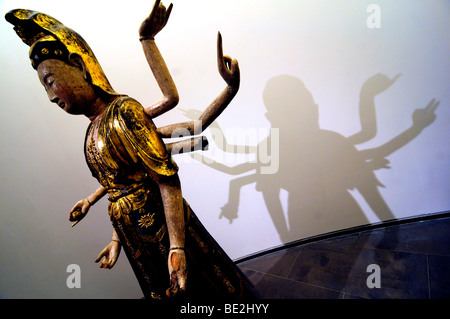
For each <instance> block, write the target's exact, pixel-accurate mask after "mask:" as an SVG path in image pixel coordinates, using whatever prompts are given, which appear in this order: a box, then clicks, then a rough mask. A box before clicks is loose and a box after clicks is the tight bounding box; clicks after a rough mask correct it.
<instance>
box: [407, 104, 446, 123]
mask: <svg viewBox="0 0 450 319" xmlns="http://www.w3.org/2000/svg"><path fill="white" fill-rule="evenodd" d="M439 103H440V102H439V101H436V100H435V99H432V100H431V101H430V102H429V103H428V105H427V106H426V107H425V108H423V109H417V110H415V111H414V113H413V115H412V118H413V126H414V127H416V128H420V129H423V128H425V127H427V126H428V125H430V124H431V123H433V122H434V120H435V119H436V114H435V113H434V111H436V109H437V107H438V105H439Z"/></svg>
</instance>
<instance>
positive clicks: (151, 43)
mask: <svg viewBox="0 0 450 319" xmlns="http://www.w3.org/2000/svg"><path fill="white" fill-rule="evenodd" d="M171 11H172V4H170V6H169V8H168V9H167V10H166V8H165V7H164V5H163V4H161V3H160V1H159V0H158V1H156V2H155V5H154V6H153V10H152V12H151V13H150V15H149V16H148V18H147V19H145V20H144V22H142V24H141V27H140V29H139V35H140V38H139V40H140V41H141V43H142V48H143V49H144V54H145V57H146V59H147V62H148V64H149V66H150V69H151V70H152V72H153V75H154V77H155V79H156V82H157V83H158V85H159V88H160V89H161V91H162V93H163V98H162V99H161V100H159V101H158V102H156V103H155V104H153V105H151V106H148V107H146V108H145V113H146V114H147V115H148V116H150V117H151V118H155V117H157V116H159V115H161V114H163V113H165V112H167V111H169V110H171V109H172V108H174V107H175V106H176V105H177V104H178V101H179V96H178V91H177V88H176V86H175V83H174V81H173V79H172V76H171V75H170V72H169V69H168V68H167V65H166V63H165V62H164V59H163V57H162V55H161V52H160V51H159V49H158V47H157V45H156V43H155V35H156V34H157V33H158V32H159V31H161V30H162V28H164V26H165V25H166V24H167V21H168V19H169V16H170V12H171Z"/></svg>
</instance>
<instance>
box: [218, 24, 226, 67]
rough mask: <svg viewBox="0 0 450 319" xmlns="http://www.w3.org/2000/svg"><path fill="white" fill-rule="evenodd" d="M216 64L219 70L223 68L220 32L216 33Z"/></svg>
mask: <svg viewBox="0 0 450 319" xmlns="http://www.w3.org/2000/svg"><path fill="white" fill-rule="evenodd" d="M217 63H218V65H219V69H221V68H223V67H224V66H225V65H224V61H223V48H222V35H221V34H220V32H218V33H217Z"/></svg>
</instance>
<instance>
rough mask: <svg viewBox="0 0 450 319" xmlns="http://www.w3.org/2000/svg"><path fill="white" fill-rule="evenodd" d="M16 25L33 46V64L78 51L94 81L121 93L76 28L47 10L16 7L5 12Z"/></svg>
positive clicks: (104, 89) (35, 65)
mask: <svg viewBox="0 0 450 319" xmlns="http://www.w3.org/2000/svg"><path fill="white" fill-rule="evenodd" d="M5 19H6V20H7V21H8V22H9V23H11V24H13V25H14V30H15V31H16V33H17V35H18V36H19V37H20V38H21V39H22V41H23V42H25V43H26V44H27V45H29V46H30V52H29V55H30V59H31V64H32V66H33V68H35V69H36V68H37V67H38V65H39V63H40V62H42V61H44V60H46V59H59V60H63V61H67V59H68V55H69V53H77V54H78V55H80V56H81V58H82V59H83V61H84V63H85V65H86V68H87V70H88V72H89V74H90V76H91V79H92V84H94V85H95V86H97V87H99V88H100V89H102V90H103V91H104V92H106V93H108V94H111V95H119V94H118V93H117V92H115V91H114V90H113V88H112V87H111V84H110V83H109V81H108V79H107V78H106V75H105V73H104V72H103V70H102V68H101V66H100V64H99V62H98V60H97V58H96V57H95V55H94V52H92V50H91V48H90V47H89V45H88V44H87V42H86V41H85V40H84V39H83V38H82V37H81V36H80V35H79V34H78V33H76V32H75V31H73V30H72V29H69V28H68V27H66V26H65V25H63V24H62V23H61V22H59V21H58V20H56V19H55V18H52V17H51V16H49V15H46V14H44V13H40V12H36V11H31V10H26V9H15V10H11V11H10V12H8V13H7V14H6V15H5Z"/></svg>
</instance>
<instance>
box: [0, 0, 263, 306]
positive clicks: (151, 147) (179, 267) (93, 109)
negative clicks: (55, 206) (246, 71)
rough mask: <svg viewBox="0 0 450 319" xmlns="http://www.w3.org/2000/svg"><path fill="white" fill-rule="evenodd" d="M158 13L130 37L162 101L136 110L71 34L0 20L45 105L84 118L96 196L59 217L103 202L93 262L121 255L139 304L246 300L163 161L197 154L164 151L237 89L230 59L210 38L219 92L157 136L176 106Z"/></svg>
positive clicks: (164, 14) (247, 293)
mask: <svg viewBox="0 0 450 319" xmlns="http://www.w3.org/2000/svg"><path fill="white" fill-rule="evenodd" d="M171 10H172V5H170V6H169V7H168V8H167V9H166V7H165V6H164V5H163V4H161V3H160V1H159V0H158V1H156V3H155V5H154V7H153V9H152V11H151V13H150V15H149V16H148V17H147V18H146V19H145V20H144V21H143V23H142V24H141V27H140V29H139V36H140V38H139V39H140V41H141V43H142V47H143V49H144V53H145V56H146V58H147V61H148V63H149V66H150V68H151V70H152V72H153V74H154V76H155V78H156V80H157V83H158V85H159V87H160V89H161V91H162V93H163V98H162V99H161V100H160V101H158V102H156V103H155V104H153V105H151V106H148V107H143V106H142V105H141V104H139V102H137V101H136V100H134V99H133V98H131V97H129V96H127V95H125V94H120V93H117V92H116V91H114V89H113V88H112V86H111V84H110V83H109V81H108V79H107V78H106V76H105V74H104V72H103V70H102V68H101V66H100V64H99V62H98V61H97V59H96V57H95V55H94V53H93V52H92V50H91V49H90V47H89V46H88V44H87V43H86V42H85V41H84V40H83V38H82V37H81V36H80V35H79V34H77V33H76V32H75V31H73V30H71V29H69V28H68V27H66V26H65V25H63V24H62V23H61V22H59V21H58V20H56V19H54V18H52V17H50V16H48V15H46V14H44V13H39V12H35V11H31V10H25V9H16V10H12V11H10V12H8V13H7V14H6V16H5V18H6V20H7V21H8V22H10V23H11V24H13V25H14V30H15V31H16V32H17V34H18V35H19V37H20V38H21V39H22V40H23V41H24V42H25V43H26V44H27V45H28V46H30V50H29V58H30V60H31V64H32V66H33V68H34V69H36V71H37V73H38V77H39V80H40V82H41V84H42V85H43V86H44V88H45V91H46V92H47V94H48V97H49V99H50V101H51V102H53V103H56V104H57V105H58V106H59V107H60V108H62V109H63V110H64V111H66V112H67V113H69V114H74V115H84V116H86V117H88V118H89V120H90V124H89V127H88V128H87V132H86V139H85V147H84V151H85V158H86V162H87V164H88V167H89V169H90V171H91V172H92V175H93V176H94V177H95V178H96V179H97V180H98V182H99V183H100V187H99V188H98V189H97V190H96V191H94V192H93V193H92V194H91V195H89V196H88V197H86V198H85V199H82V200H80V201H78V202H77V203H76V204H75V206H74V207H73V208H72V209H71V210H70V212H69V220H70V221H72V222H74V224H73V226H74V225H75V224H76V223H78V222H79V221H81V220H82V219H83V218H84V217H85V216H86V214H87V213H88V211H89V208H90V207H91V206H92V205H94V204H95V203H96V202H97V201H98V200H99V199H100V198H102V197H103V196H104V195H106V194H108V200H109V205H108V211H109V216H110V219H111V222H112V225H113V235H112V240H111V242H110V244H108V245H107V246H106V247H105V248H104V249H103V251H102V252H101V253H100V255H99V256H98V258H97V260H96V261H97V262H100V267H102V268H111V267H113V266H114V264H115V262H116V260H117V258H118V256H119V253H120V251H121V249H122V248H123V250H124V252H125V254H126V256H127V258H128V260H129V262H130V264H131V266H132V269H133V271H134V273H135V275H136V278H137V280H138V282H139V285H140V287H141V289H142V291H143V294H144V297H145V298H146V299H165V298H171V297H186V296H188V297H194V298H195V297H213V296H216V297H231V298H248V297H254V296H255V294H254V291H253V288H252V285H251V283H250V282H249V281H248V279H247V278H246V277H245V275H244V274H243V273H242V272H241V271H240V270H239V268H238V267H237V266H236V265H235V264H234V263H233V261H232V260H231V259H230V258H229V257H228V256H227V255H226V253H225V252H224V251H223V249H222V248H221V247H220V246H219V245H218V244H217V242H216V241H215V240H214V239H213V238H212V237H211V235H210V234H209V233H208V231H207V230H206V229H205V228H204V227H203V225H202V224H201V222H200V221H199V220H198V218H197V217H196V215H195V214H194V212H193V211H192V210H191V208H190V206H189V205H188V203H187V202H186V201H185V200H184V199H183V197H182V192H181V186H180V180H179V177H178V174H177V170H178V167H177V164H176V163H175V161H174V160H173V158H172V156H171V155H172V153H173V152H176V153H177V152H186V151H192V150H198V149H202V148H203V147H205V146H206V143H205V140H204V139H203V138H202V137H201V136H200V137H188V138H186V139H185V140H182V141H180V142H176V143H168V144H165V143H164V142H163V138H171V137H174V136H176V137H179V133H177V132H180V131H183V132H189V133H190V134H192V135H197V134H199V133H201V132H202V130H204V129H205V128H207V127H208V126H209V125H210V124H211V123H212V122H213V121H214V119H215V118H216V117H217V116H219V115H220V114H221V112H222V111H223V110H224V109H225V108H226V107H227V105H228V104H229V103H230V101H231V100H232V99H233V97H234V96H235V95H236V93H237V91H238V89H239V82H240V75H239V66H238V63H237V61H236V60H234V59H231V58H230V57H228V56H224V55H223V53H222V52H223V51H222V38H221V35H220V33H219V34H218V39H217V57H218V69H219V73H220V75H221V76H222V78H223V79H224V80H225V82H226V84H227V86H226V88H225V89H224V91H223V92H222V93H221V94H220V95H219V96H218V97H217V98H216V99H215V100H214V101H213V102H212V103H211V104H210V105H209V106H208V107H207V108H206V110H205V111H204V112H203V113H202V114H201V116H200V118H199V119H198V120H196V121H189V122H184V123H178V124H172V125H168V126H164V127H160V128H157V127H156V126H155V124H154V123H153V118H155V117H157V116H159V115H161V114H163V113H165V112H167V111H169V110H171V109H172V108H174V107H175V106H176V105H177V103H178V92H177V89H176V86H175V84H174V82H173V80H172V77H171V75H170V74H169V71H168V68H167V66H166V64H165V62H164V60H163V58H162V56H161V54H160V52H159V50H158V47H157V45H156V43H155V36H156V35H157V34H158V33H159V32H160V31H161V30H162V29H163V28H164V26H165V25H166V23H167V21H168V19H169V16H170V12H171Z"/></svg>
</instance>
